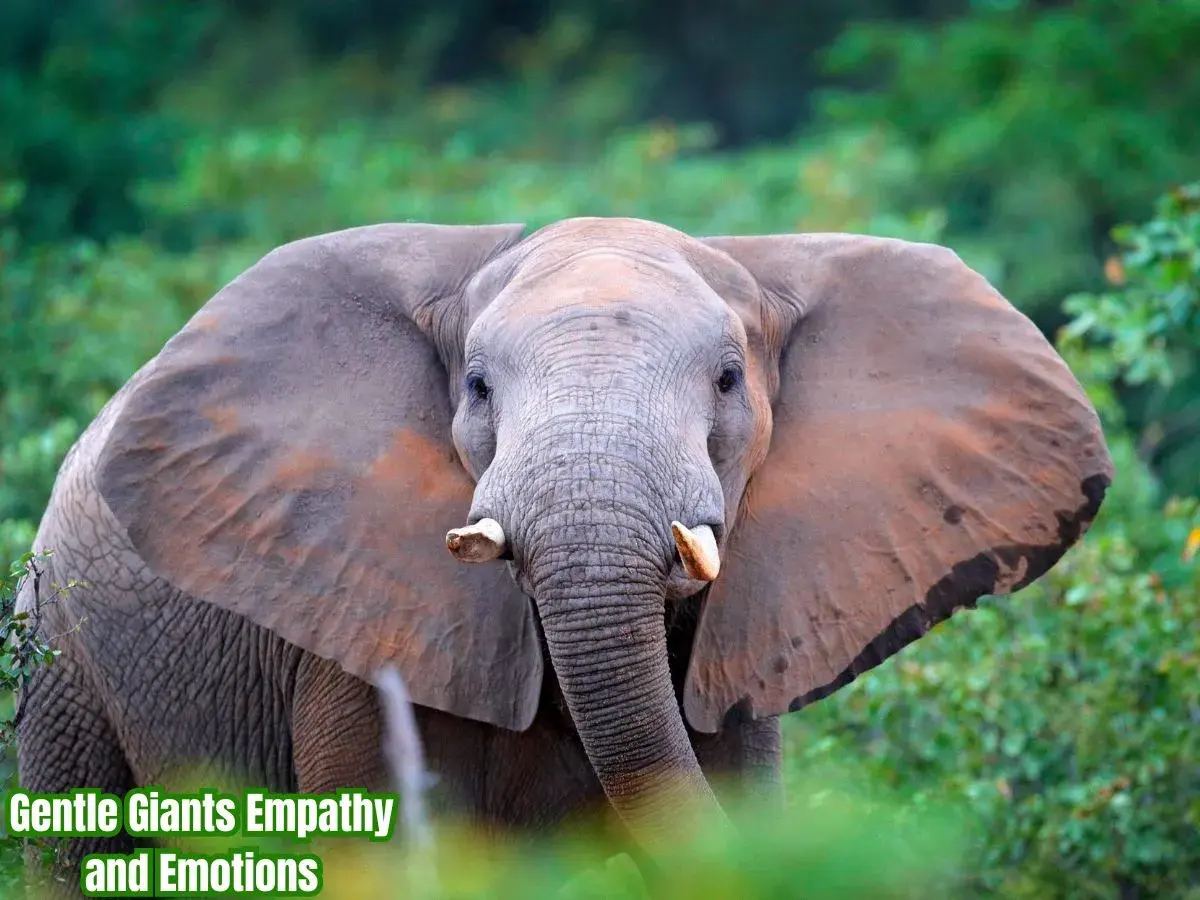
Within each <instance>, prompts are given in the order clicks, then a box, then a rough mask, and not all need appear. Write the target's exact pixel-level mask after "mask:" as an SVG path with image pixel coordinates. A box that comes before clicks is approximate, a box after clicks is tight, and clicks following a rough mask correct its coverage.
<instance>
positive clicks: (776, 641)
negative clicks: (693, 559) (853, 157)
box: [684, 235, 1113, 732]
mask: <svg viewBox="0 0 1200 900" xmlns="http://www.w3.org/2000/svg"><path fill="white" fill-rule="evenodd" d="M707 243H709V244H710V245H711V246H714V247H716V248H718V249H720V250H722V251H724V252H726V253H727V254H729V256H731V257H732V258H733V260H735V261H736V262H737V263H740V264H741V265H742V266H744V267H745V268H746V269H747V270H748V271H749V272H750V274H751V275H752V276H754V278H755V279H756V280H757V282H758V284H759V287H760V290H761V292H762V301H763V314H764V316H765V317H767V318H768V319H769V320H773V321H770V322H769V323H768V324H770V325H771V326H772V327H771V328H769V329H767V330H768V332H773V333H776V334H780V335H782V346H781V347H780V348H779V349H780V352H781V356H780V360H779V382H778V393H777V396H776V397H775V399H774V403H773V413H774V428H773V432H772V438H771V445H770V451H769V453H768V455H767V458H766V461H765V462H764V463H763V465H762V466H761V468H760V469H759V471H758V472H757V473H755V474H754V476H753V478H752V480H751V483H750V486H749V489H748V493H747V497H746V501H745V505H744V507H743V510H742V514H741V517H740V522H739V524H738V525H736V526H735V527H734V529H733V531H732V533H731V537H730V542H729V546H728V547H727V548H726V553H725V555H726V560H725V562H724V566H723V570H722V573H721V576H720V578H719V580H718V581H717V582H716V583H715V584H714V585H713V586H712V587H711V589H710V591H709V596H708V598H707V600H706V604H705V608H704V612H703V616H702V619H701V623H700V629H699V632H698V635H697V639H696V645H695V648H694V651H693V654H692V661H691V668H690V670H689V672H688V677H687V683H686V687H685V691H684V708H685V711H686V714H687V717H688V720H689V721H690V722H691V724H692V725H693V727H695V728H697V729H699V730H701V731H709V732H711V731H716V730H717V729H719V728H720V727H722V725H723V723H728V722H730V721H733V720H737V719H740V718H745V717H751V718H760V717H763V716H770V715H778V714H782V713H785V712H788V711H791V710H796V709H799V708H800V707H802V706H805V705H806V704H808V703H811V702H813V701H815V700H818V699H820V698H822V697H824V696H826V695H828V694H830V693H832V692H833V691H835V690H837V689H838V688H839V687H841V686H843V685H845V684H847V683H848V682H850V681H851V680H853V679H854V678H855V677H857V676H858V675H860V674H862V673H863V672H865V671H867V670H868V669H871V668H872V667H874V666H876V665H878V664H879V663H880V662H882V661H883V660H885V659H887V658H888V657H889V656H891V655H892V654H894V653H896V652H897V651H898V650H900V649H901V648H903V647H904V646H905V645H907V644H909V643H910V642H912V641H914V640H916V639H917V638H919V637H921V636H922V635H924V634H925V633H926V632H927V631H928V630H929V629H930V628H931V627H932V626H933V625H935V624H937V623H938V622H940V621H942V620H944V619H946V618H948V617H949V616H950V615H951V614H952V613H953V612H954V611H955V610H957V609H959V608H962V607H970V606H974V604H975V602H976V600H977V599H978V598H979V597H981V596H983V595H985V594H1005V593H1009V592H1012V591H1015V590H1018V589H1020V588H1022V587H1024V586H1025V585H1027V584H1029V583H1030V582H1031V581H1033V580H1034V579H1036V578H1038V577H1040V576H1041V575H1042V574H1043V573H1045V572H1046V571H1047V570H1048V569H1049V568H1050V567H1051V566H1053V565H1054V564H1055V563H1056V562H1057V561H1058V559H1059V558H1060V557H1061V556H1062V555H1063V553H1064V552H1066V550H1067V549H1068V548H1069V547H1070V546H1071V545H1072V544H1074V543H1075V542H1076V541H1078V540H1079V538H1080V537H1081V536H1082V535H1083V534H1084V532H1085V531H1086V530H1087V528H1088V526H1089V525H1090V523H1091V521H1092V519H1093V518H1094V517H1095V515H1096V513H1097V511H1098V510H1099V507H1100V503H1101V501H1102V500H1103V497H1104V494H1105V490H1106V489H1107V487H1108V485H1109V483H1110V482H1111V479H1112V475H1113V467H1112V460H1111V458H1110V456H1109V453H1108V450H1107V448H1106V446H1105V443H1104V437H1103V434H1102V432H1101V429H1100V423H1099V420H1098V418H1097V415H1096V412H1095V410H1094V409H1093V407H1092V405H1091V404H1090V403H1089V402H1088V400H1087V397H1086V396H1085V394H1084V392H1083V390H1082V389H1081V388H1080V386H1079V383H1078V382H1077V381H1076V380H1075V378H1074V377H1073V376H1072V374H1071V372H1070V370H1069V369H1068V368H1067V366H1066V364H1065V363H1064V362H1063V361H1062V359H1061V358H1060V357H1059V356H1058V354H1057V353H1055V351H1054V349H1053V348H1052V347H1051V345H1050V344H1049V343H1048V342H1047V341H1046V339H1045V338H1044V337H1043V336H1042V334H1041V333H1040V332H1039V331H1038V329H1037V328H1036V327H1035V326H1034V325H1033V323H1032V322H1030V321H1029V319H1027V318H1026V317H1025V316H1024V315H1022V314H1021V313H1020V312H1019V311H1017V310H1016V309H1015V308H1014V307H1013V306H1012V305H1011V304H1009V303H1008V302H1007V301H1006V300H1004V298H1002V297H1001V296H1000V295H999V294H998V293H997V292H996V291H995V290H993V289H992V287H991V286H990V285H989V284H988V283H987V282H986V281H985V280H984V279H983V278H982V277H981V276H980V275H978V274H977V273H976V272H974V271H972V270H971V269H970V268H968V267H967V266H966V265H964V264H963V263H962V262H961V261H960V260H959V259H958V257H957V256H955V255H954V253H952V252H951V251H949V250H946V249H945V248H942V247H937V246H933V245H928V244H914V243H908V242H904V241H898V240H887V239H880V238H867V237H858V236H853V235H786V236H784V235H780V236H770V237H729V238H713V239H709V240H708V241H707Z"/></svg>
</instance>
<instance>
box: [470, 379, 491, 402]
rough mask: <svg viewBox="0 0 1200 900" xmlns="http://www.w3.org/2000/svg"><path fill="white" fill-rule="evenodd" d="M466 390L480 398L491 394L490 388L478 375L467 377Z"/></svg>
mask: <svg viewBox="0 0 1200 900" xmlns="http://www.w3.org/2000/svg"><path fill="white" fill-rule="evenodd" d="M467 390H468V391H469V392H470V393H472V394H474V395H475V396H476V397H477V398H478V399H480V400H486V399H487V398H488V397H490V396H492V389H491V388H490V387H488V383H487V382H486V381H484V380H483V378H482V377H481V376H479V375H471V376H469V377H468V378H467Z"/></svg>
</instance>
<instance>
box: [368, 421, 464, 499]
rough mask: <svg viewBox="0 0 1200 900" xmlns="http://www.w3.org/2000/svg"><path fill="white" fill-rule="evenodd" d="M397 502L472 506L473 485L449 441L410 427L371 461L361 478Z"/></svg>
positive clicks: (397, 435) (394, 436) (402, 429)
mask: <svg viewBox="0 0 1200 900" xmlns="http://www.w3.org/2000/svg"><path fill="white" fill-rule="evenodd" d="M360 484H361V486H362V487H363V488H364V489H365V490H367V491H378V492H380V493H381V495H383V496H385V497H387V498H390V499H391V500H392V501H394V502H399V503H402V504H411V503H412V502H413V499H414V497H415V499H416V500H417V501H418V504H419V505H437V506H439V507H440V506H445V505H447V504H455V503H458V504H464V505H469V504H470V502H471V494H472V490H473V488H472V486H471V481H470V478H468V476H467V473H466V472H465V471H463V469H462V466H461V465H459V462H458V456H457V455H456V454H455V453H454V451H453V450H452V449H451V448H450V447H449V446H447V445H446V444H443V443H440V442H437V441H433V440H430V439H429V438H427V437H425V436H423V435H421V434H419V433H417V432H416V431H413V430H412V429H410V428H400V429H397V430H396V432H395V433H394V434H393V435H392V441H391V443H390V444H389V445H388V446H387V448H386V449H385V450H384V451H383V452H382V453H380V454H379V455H378V456H377V457H375V459H374V460H373V461H372V462H371V465H370V467H369V468H368V469H367V471H366V473H365V474H364V476H363V477H362V479H361V480H360Z"/></svg>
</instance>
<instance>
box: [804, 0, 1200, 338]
mask: <svg viewBox="0 0 1200 900" xmlns="http://www.w3.org/2000/svg"><path fill="white" fill-rule="evenodd" d="M1046 5H1050V4H1038V3H1033V2H1029V0H1011V2H1004V3H978V4H975V11H974V12H972V14H970V15H967V16H961V17H958V18H955V19H952V20H949V21H947V22H945V23H943V24H940V25H937V26H934V27H928V26H924V27H918V26H912V25H903V24H886V23H869V24H856V25H854V26H852V27H851V28H850V29H848V30H847V32H846V33H844V34H843V36H842V37H841V39H839V40H838V41H837V42H836V43H835V44H834V46H833V47H832V48H831V50H830V52H829V53H828V57H827V59H828V63H829V66H830V69H831V71H833V72H835V73H838V74H840V75H854V76H857V77H858V78H859V79H861V80H866V82H867V84H868V85H869V87H868V88H867V89H866V90H862V91H856V92H852V93H847V92H837V93H830V94H829V96H827V98H826V100H825V102H824V104H823V105H824V109H825V112H826V115H827V119H828V121H829V122H830V123H832V124H835V125H845V124H854V125H862V124H864V123H866V124H871V125H878V126H883V127H886V128H888V129H889V130H892V131H894V132H895V133H897V134H898V135H900V136H901V137H902V139H903V140H904V141H905V142H906V143H909V144H911V145H912V146H913V147H914V149H915V150H916V151H917V152H918V153H919V155H920V159H921V162H922V165H921V173H920V177H919V178H917V179H914V180H913V182H912V185H911V189H910V190H909V191H908V192H906V196H905V197H904V198H901V200H902V202H911V201H912V200H917V201H920V202H930V201H932V200H935V199H936V202H938V203H940V204H945V205H946V206H947V208H948V211H949V216H950V226H951V228H950V231H949V234H950V236H951V238H952V239H953V240H954V243H955V246H959V247H963V248H964V250H966V249H967V248H970V253H971V254H977V255H978V256H979V258H980V259H985V258H988V257H990V261H989V262H988V263H987V265H988V272H987V274H989V275H991V276H992V277H994V278H996V279H997V280H998V281H999V283H1000V284H1001V285H1002V287H1003V288H1004V289H1005V291H1006V293H1007V294H1009V295H1010V296H1012V297H1013V298H1014V299H1016V300H1017V301H1019V302H1020V303H1021V304H1022V305H1023V306H1024V307H1025V308H1027V309H1030V310H1033V311H1034V312H1036V313H1037V314H1038V315H1039V316H1043V315H1044V316H1046V317H1047V318H1049V317H1052V316H1053V307H1056V306H1057V304H1058V303H1059V301H1060V300H1061V298H1062V297H1063V296H1064V295H1065V294H1067V293H1069V292H1071V291H1075V290H1078V289H1079V288H1081V287H1084V286H1088V285H1090V284H1095V283H1097V282H1098V281H1099V275H1100V272H1099V266H1098V263H1097V254H1096V248H1097V246H1098V245H1099V244H1100V243H1102V242H1103V239H1104V236H1105V234H1106V233H1107V231H1108V230H1109V229H1110V228H1111V227H1112V226H1113V225H1115V224H1116V223H1118V222H1121V221H1125V220H1127V219H1130V218H1133V217H1135V216H1141V215H1142V214H1143V212H1142V210H1143V208H1144V205H1145V203H1147V202H1148V200H1149V199H1150V198H1152V197H1155V196H1157V195H1158V194H1159V193H1160V192H1161V191H1162V190H1163V189H1164V188H1165V187H1166V186H1168V185H1170V184H1172V183H1176V182H1177V181H1179V180H1180V179H1183V178H1188V177H1196V176H1198V175H1200V117H1198V116H1196V114H1195V111H1196V109H1198V108H1200V78H1198V77H1197V69H1196V53H1195V48H1196V47H1197V46H1200V2H1197V0H1158V2H1153V3H1141V2H1127V0H1080V2H1076V3H1065V4H1052V5H1050V6H1051V8H1049V9H1046V8H1044V7H1045V6H1046Z"/></svg>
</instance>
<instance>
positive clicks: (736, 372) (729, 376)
mask: <svg viewBox="0 0 1200 900" xmlns="http://www.w3.org/2000/svg"><path fill="white" fill-rule="evenodd" d="M741 381H742V370H741V369H739V368H738V367H736V366H726V367H725V369H724V370H723V371H722V372H721V377H720V378H718V379H717V390H718V391H720V392H721V393H722V394H728V393H729V392H730V391H732V390H733V389H734V388H735V387H737V386H738V385H739V384H741Z"/></svg>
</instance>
